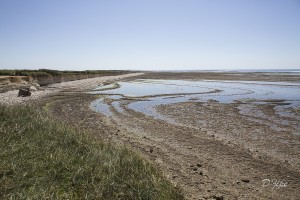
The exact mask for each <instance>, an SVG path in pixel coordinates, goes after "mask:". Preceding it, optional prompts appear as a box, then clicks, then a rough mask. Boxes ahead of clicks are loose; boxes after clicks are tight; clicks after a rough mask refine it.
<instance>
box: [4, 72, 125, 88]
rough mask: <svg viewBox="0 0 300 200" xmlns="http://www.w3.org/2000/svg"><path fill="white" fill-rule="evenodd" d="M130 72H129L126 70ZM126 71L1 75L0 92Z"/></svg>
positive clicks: (119, 73)
mask: <svg viewBox="0 0 300 200" xmlns="http://www.w3.org/2000/svg"><path fill="white" fill-rule="evenodd" d="M126 73H127V74H128V72H126ZM126 73H125V72H118V73H116V72H113V73H105V74H63V75H56V76H53V75H50V74H49V75H48V76H34V77H32V76H0V93H1V92H7V91H9V90H15V89H19V88H22V87H29V86H31V85H34V86H46V85H50V84H55V83H62V82H68V81H76V80H82V79H89V78H97V77H103V76H112V75H115V76H116V75H122V74H126Z"/></svg>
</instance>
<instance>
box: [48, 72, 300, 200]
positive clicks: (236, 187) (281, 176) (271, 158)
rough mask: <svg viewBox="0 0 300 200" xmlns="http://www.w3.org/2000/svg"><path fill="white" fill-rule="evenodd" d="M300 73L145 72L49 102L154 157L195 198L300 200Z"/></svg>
mask: <svg viewBox="0 0 300 200" xmlns="http://www.w3.org/2000/svg"><path fill="white" fill-rule="evenodd" d="M299 77H300V76H299V75H298V74H286V73H284V74H282V73H233V72H230V73H224V72H218V73H217V72H205V73H204V72H202V73H200V72H198V73H190V72H186V73H171V72H169V73H167V72H165V73H162V72H159V73H158V72H144V73H143V74H140V75H139V76H136V77H128V78H125V79H122V80H116V81H107V82H104V83H102V84H99V85H97V86H93V87H90V88H85V89H81V90H80V86H78V87H77V90H76V91H77V92H72V91H71V90H66V91H64V92H62V93H60V94H59V95H53V96H51V97H48V98H47V99H44V100H43V101H42V102H43V104H46V105H50V106H48V107H47V110H48V112H49V113H50V114H51V115H53V116H55V117H56V118H58V119H60V120H62V121H66V122H67V123H68V124H71V125H73V126H74V128H78V129H80V130H83V131H88V132H89V133H92V134H93V136H95V139H96V140H97V139H99V140H104V141H107V142H110V143H116V144H118V145H121V146H123V145H125V146H126V147H128V148H130V149H132V150H133V151H136V152H138V153H139V154H141V155H142V156H143V157H145V158H146V159H148V160H150V161H151V162H152V163H153V164H155V165H156V166H157V167H158V168H159V169H161V170H162V171H163V173H164V174H165V176H166V177H167V178H168V179H169V180H170V181H171V182H172V183H173V184H175V185H177V186H179V187H180V188H182V190H183V192H184V195H185V198H187V199H201V198H202V199H216V198H219V199H222V198H223V199H299V193H298V189H299V188H300V165H299V163H300V156H299V155H300V136H299V124H300V123H299V116H300V112H299V100H300V97H299V94H300V93H299V87H300V86H299V84H300V81H299ZM79 91H80V92H79ZM49 102H51V104H49ZM266 183H269V184H266ZM273 183H276V184H275V186H274V184H273ZM277 183H278V184H277Z"/></svg>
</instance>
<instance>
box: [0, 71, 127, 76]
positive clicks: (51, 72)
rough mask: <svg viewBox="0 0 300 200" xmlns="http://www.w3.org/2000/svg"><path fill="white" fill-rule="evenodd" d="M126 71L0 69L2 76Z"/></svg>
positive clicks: (93, 73)
mask: <svg viewBox="0 0 300 200" xmlns="http://www.w3.org/2000/svg"><path fill="white" fill-rule="evenodd" d="M124 72H126V71H120V70H85V71H59V70H51V69H39V70H25V69H23V70H5V69H4V70H0V76H32V77H40V76H62V75H97V74H99V75H100V74H120V73H124Z"/></svg>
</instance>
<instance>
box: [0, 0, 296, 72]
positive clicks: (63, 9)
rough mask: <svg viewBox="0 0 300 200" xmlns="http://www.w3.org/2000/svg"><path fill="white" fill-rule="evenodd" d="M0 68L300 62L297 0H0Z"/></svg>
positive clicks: (204, 66)
mask: <svg viewBox="0 0 300 200" xmlns="http://www.w3.org/2000/svg"><path fill="white" fill-rule="evenodd" d="M0 68H1V69H9V68H10V69H11V68H52V69H74V70H84V69H141V70H147V69H154V70H158V69H165V70H168V69H172V70H176V69H178V70H180V69H181V70H184V69H198V70H201V69H262V68H266V69H268V68H269V69H270V68H273V69H279V68H280V69H287V68H298V69H299V68H300V0H218V1H217V0H105V1H104V0H69V1H68V0H0Z"/></svg>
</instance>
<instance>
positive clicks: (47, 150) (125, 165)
mask: <svg viewBox="0 0 300 200" xmlns="http://www.w3.org/2000/svg"><path fill="white" fill-rule="evenodd" d="M0 149H1V151H0V199H183V197H182V194H181V192H180V190H179V189H178V188H176V187H175V186H173V185H172V184H171V183H170V182H169V181H167V180H166V179H165V178H164V177H163V175H162V173H161V172H160V171H159V170H157V169H156V168H155V167H153V166H152V165H151V164H150V163H149V162H148V161H146V160H145V159H143V158H141V157H140V156H139V155H137V154H136V153H134V152H132V151H131V150H128V149H126V148H125V147H116V146H114V145H110V144H107V143H103V142H99V141H96V140H95V139H93V138H92V137H91V136H89V135H88V134H86V133H80V132H76V131H75V130H73V129H72V128H70V127H68V126H67V125H64V124H62V123H61V122H57V121H55V120H54V119H52V118H51V117H50V116H48V114H46V113H45V112H42V111H39V110H37V109H35V108H34V107H30V106H26V107H20V106H16V107H6V106H1V105H0Z"/></svg>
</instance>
